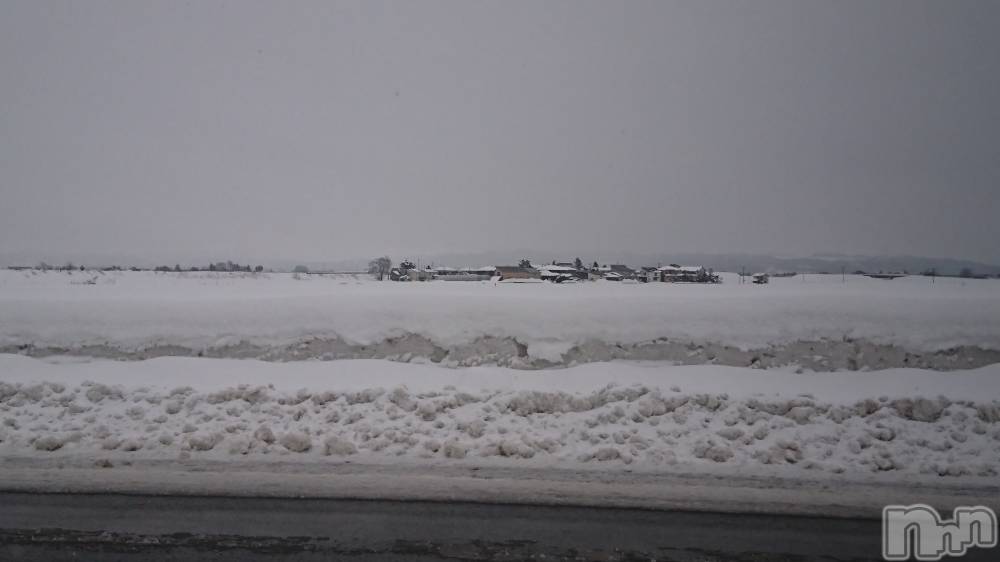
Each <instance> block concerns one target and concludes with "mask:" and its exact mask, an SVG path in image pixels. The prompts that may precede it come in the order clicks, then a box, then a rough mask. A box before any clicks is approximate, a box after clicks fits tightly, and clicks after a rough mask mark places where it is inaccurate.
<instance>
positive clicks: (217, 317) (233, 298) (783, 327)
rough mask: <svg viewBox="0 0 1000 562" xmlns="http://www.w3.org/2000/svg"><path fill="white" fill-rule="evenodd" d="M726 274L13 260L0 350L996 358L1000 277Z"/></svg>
mask: <svg viewBox="0 0 1000 562" xmlns="http://www.w3.org/2000/svg"><path fill="white" fill-rule="evenodd" d="M724 280H725V282H724V283H723V284H721V285H683V284H666V283H650V284H623V283H611V282H593V283H592V282H586V283H578V284H571V285H566V284H559V285H557V284H551V283H539V284H516V285H515V284H503V283H500V284H494V283H490V282H444V281H435V282H430V283H392V282H382V283H379V282H374V281H371V280H369V279H368V278H367V277H366V276H359V277H352V276H308V275H304V276H303V275H299V276H293V275H286V274H259V275H256V274H228V273H225V274H220V273H151V272H71V273H67V272H47V273H41V272H37V271H0V353H20V354H26V355H31V356H36V357H44V356H50V355H67V354H71V355H80V356H90V357H105V358H113V359H144V358H149V357H158V356H205V357H232V358H256V359H263V360H272V361H290V360H298V359H366V358H386V359H392V360H396V361H402V362H409V361H424V362H427V361H430V362H435V363H440V364H442V365H445V366H452V367H460V366H472V365H481V364H482V365H502V366H512V367H518V368H546V367H553V366H567V365H573V364H580V363H587V362H601V361H609V360H614V359H642V360H661V361H671V362H676V363H681V364H702V363H710V364H719V365H733V366H754V367H764V368H770V367H780V366H788V365H792V366H799V367H802V368H803V369H805V370H814V371H836V370H857V369H866V368H867V369H884V368H892V367H918V368H929V369H938V370H954V369H968V368H975V367H979V366H983V365H989V364H992V363H997V362H1000V282H998V281H997V280H992V279H985V280H961V279H937V280H936V282H934V283H932V282H931V280H930V278H926V277H908V278H902V279H897V280H894V281H883V280H876V279H870V278H866V277H858V276H849V277H848V278H847V280H846V282H843V280H842V278H841V276H839V275H833V276H830V275H825V276H824V275H810V276H806V277H805V278H804V279H803V278H798V277H797V278H789V279H775V280H773V281H772V282H771V283H770V284H768V285H762V286H757V285H752V284H739V283H738V282H737V278H736V277H735V276H732V275H727V276H724Z"/></svg>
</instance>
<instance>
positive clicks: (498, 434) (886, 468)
mask: <svg viewBox="0 0 1000 562" xmlns="http://www.w3.org/2000/svg"><path fill="white" fill-rule="evenodd" d="M0 455H2V456H4V457H8V458H9V457H17V456H29V457H44V458H49V457H52V456H56V457H58V456H66V457H72V458H80V457H83V458H92V459H94V460H95V461H96V462H100V463H115V462H120V461H123V460H126V459H178V458H180V459H188V458H194V459H209V460H211V459H214V460H220V459H222V460H224V459H242V458H253V459H257V460H276V461H304V460H310V461H313V462H319V461H324V460H325V461H326V462H342V461H344V460H355V461H362V462H372V463H380V462H381V463H386V462H399V461H406V462H416V463H421V462H446V463H472V464H477V463H478V464H484V463H485V464H490V465H502V466H518V467H531V466H535V467H538V466H544V467H571V468H573V467H596V468H601V469H603V468H606V469H608V470H615V471H617V470H621V468H622V467H624V466H628V467H630V468H632V469H640V470H650V471H676V470H682V469H683V470H690V469H691V468H692V467H698V466H705V467H713V466H723V465H724V466H732V467H741V469H743V468H745V469H746V470H750V471H760V472H767V473H775V474H808V475H810V476H812V477H816V476H822V475H826V476H831V475H835V474H842V473H852V474H858V473H875V472H894V473H899V474H913V475H918V474H921V475H936V476H941V477H983V478H995V477H996V476H997V470H998V468H997V467H1000V366H992V367H987V368H983V369H977V370H970V371H965V372H962V373H938V372H932V371H921V370H913V369H909V370H896V369H889V370H884V371H878V372H870V373H846V372H845V373H835V374H823V375H819V374H796V373H792V372H782V371H762V370H756V369H745V368H728V367H718V366H691V367H677V366H669V365H663V364H657V363H642V364H635V363H607V364H590V365H584V366H579V367H574V368H569V369H564V370H558V371H545V372H525V371H517V370H510V369H502V368H497V367H480V368H470V369H461V370H451V369H442V368H440V367H436V366H429V365H412V364H411V365H407V364H401V363H391V362H384V361H338V362H330V363H323V362H300V363H290V364H274V363H265V362H258V361H237V360H213V359H188V358H162V359H156V360H150V361H142V362H128V363H126V362H108V361H87V362H81V361H79V360H71V361H66V362H44V361H40V360H37V359H31V358H26V357H22V356H15V355H0Z"/></svg>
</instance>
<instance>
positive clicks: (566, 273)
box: [538, 264, 578, 281]
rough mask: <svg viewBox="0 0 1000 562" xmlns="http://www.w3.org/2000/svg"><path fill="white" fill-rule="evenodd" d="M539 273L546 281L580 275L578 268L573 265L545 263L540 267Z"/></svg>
mask: <svg viewBox="0 0 1000 562" xmlns="http://www.w3.org/2000/svg"><path fill="white" fill-rule="evenodd" d="M538 274H539V276H540V277H541V278H542V279H545V280H546V281H560V280H563V279H571V278H573V279H575V278H577V277H578V275H577V269H576V268H575V267H573V266H572V265H559V264H555V265H543V266H540V267H539V268H538Z"/></svg>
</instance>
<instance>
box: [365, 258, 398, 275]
mask: <svg viewBox="0 0 1000 562" xmlns="http://www.w3.org/2000/svg"><path fill="white" fill-rule="evenodd" d="M390 269H392V260H391V259H389V256H382V257H380V258H375V259H373V260H372V261H370V262H368V273H371V274H372V275H374V276H376V277H378V280H379V281H381V280H382V279H384V278H385V276H386V275H388V274H389V270H390Z"/></svg>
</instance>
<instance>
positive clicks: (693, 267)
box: [657, 265, 705, 273]
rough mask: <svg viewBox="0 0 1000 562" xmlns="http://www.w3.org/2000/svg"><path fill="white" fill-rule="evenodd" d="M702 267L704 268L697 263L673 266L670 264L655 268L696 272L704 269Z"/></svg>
mask: <svg viewBox="0 0 1000 562" xmlns="http://www.w3.org/2000/svg"><path fill="white" fill-rule="evenodd" d="M704 269H705V268H704V267H701V266H697V265H682V266H679V267H675V266H672V265H665V266H663V267H660V268H657V271H679V272H681V273H698V272H700V271H704Z"/></svg>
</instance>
